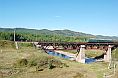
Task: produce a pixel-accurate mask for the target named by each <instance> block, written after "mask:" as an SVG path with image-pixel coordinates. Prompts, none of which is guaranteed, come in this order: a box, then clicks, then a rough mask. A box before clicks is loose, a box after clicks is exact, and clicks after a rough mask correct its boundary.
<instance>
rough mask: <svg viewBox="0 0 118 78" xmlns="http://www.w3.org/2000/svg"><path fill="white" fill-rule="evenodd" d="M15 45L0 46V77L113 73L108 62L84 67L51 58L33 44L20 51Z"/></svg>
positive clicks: (80, 77)
mask: <svg viewBox="0 0 118 78" xmlns="http://www.w3.org/2000/svg"><path fill="white" fill-rule="evenodd" d="M4 42H6V43H7V45H6V43H5V44H4V47H2V46H3V43H4ZM8 43H9V44H10V45H8ZM11 43H13V42H11V41H10V42H9V41H3V42H1V43H0V45H1V47H0V49H1V51H0V78H103V76H104V73H105V74H107V75H109V74H112V73H113V71H112V69H108V63H104V62H95V63H91V64H81V63H78V62H75V61H69V60H65V59H63V58H59V57H53V56H50V55H47V54H46V53H45V52H44V51H42V50H38V49H36V48H34V47H33V45H32V44H31V43H21V42H19V43H18V45H19V46H20V47H19V49H18V50H16V49H15V48H14V44H11ZM93 55H94V54H93ZM111 78H115V77H111ZM116 78H117V76H116Z"/></svg>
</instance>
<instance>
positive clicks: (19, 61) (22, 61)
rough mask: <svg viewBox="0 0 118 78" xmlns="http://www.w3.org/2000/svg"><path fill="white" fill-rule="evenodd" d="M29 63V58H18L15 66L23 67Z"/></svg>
mask: <svg viewBox="0 0 118 78" xmlns="http://www.w3.org/2000/svg"><path fill="white" fill-rule="evenodd" d="M27 64H28V61H27V59H19V60H17V62H16V63H15V66H17V67H21V66H27Z"/></svg>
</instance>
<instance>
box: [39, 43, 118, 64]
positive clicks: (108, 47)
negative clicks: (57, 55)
mask: <svg viewBox="0 0 118 78" xmlns="http://www.w3.org/2000/svg"><path fill="white" fill-rule="evenodd" d="M37 46H38V47H40V48H42V49H43V50H74V49H76V50H77V52H78V53H79V54H78V55H77V57H76V61H78V62H82V63H85V49H86V50H87V49H99V50H103V51H104V61H105V62H110V60H111V52H112V50H114V49H116V48H118V42H38V43H37Z"/></svg>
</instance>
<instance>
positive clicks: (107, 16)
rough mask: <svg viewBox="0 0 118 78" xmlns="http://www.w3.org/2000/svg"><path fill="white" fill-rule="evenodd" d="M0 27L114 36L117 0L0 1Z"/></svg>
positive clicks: (116, 29)
mask: <svg viewBox="0 0 118 78" xmlns="http://www.w3.org/2000/svg"><path fill="white" fill-rule="evenodd" d="M0 27H2V28H3V27H5V28H31V29H51V30H54V29H70V30H73V31H78V32H84V33H89V34H95V35H98V34H99V35H109V36H114V35H115V36H118V0H0Z"/></svg>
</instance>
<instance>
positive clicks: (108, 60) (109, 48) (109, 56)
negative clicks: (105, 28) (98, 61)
mask: <svg viewBox="0 0 118 78" xmlns="http://www.w3.org/2000/svg"><path fill="white" fill-rule="evenodd" d="M111 48H112V46H111V45H109V46H108V49H107V51H106V53H105V55H104V61H105V62H110V61H111Z"/></svg>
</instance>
